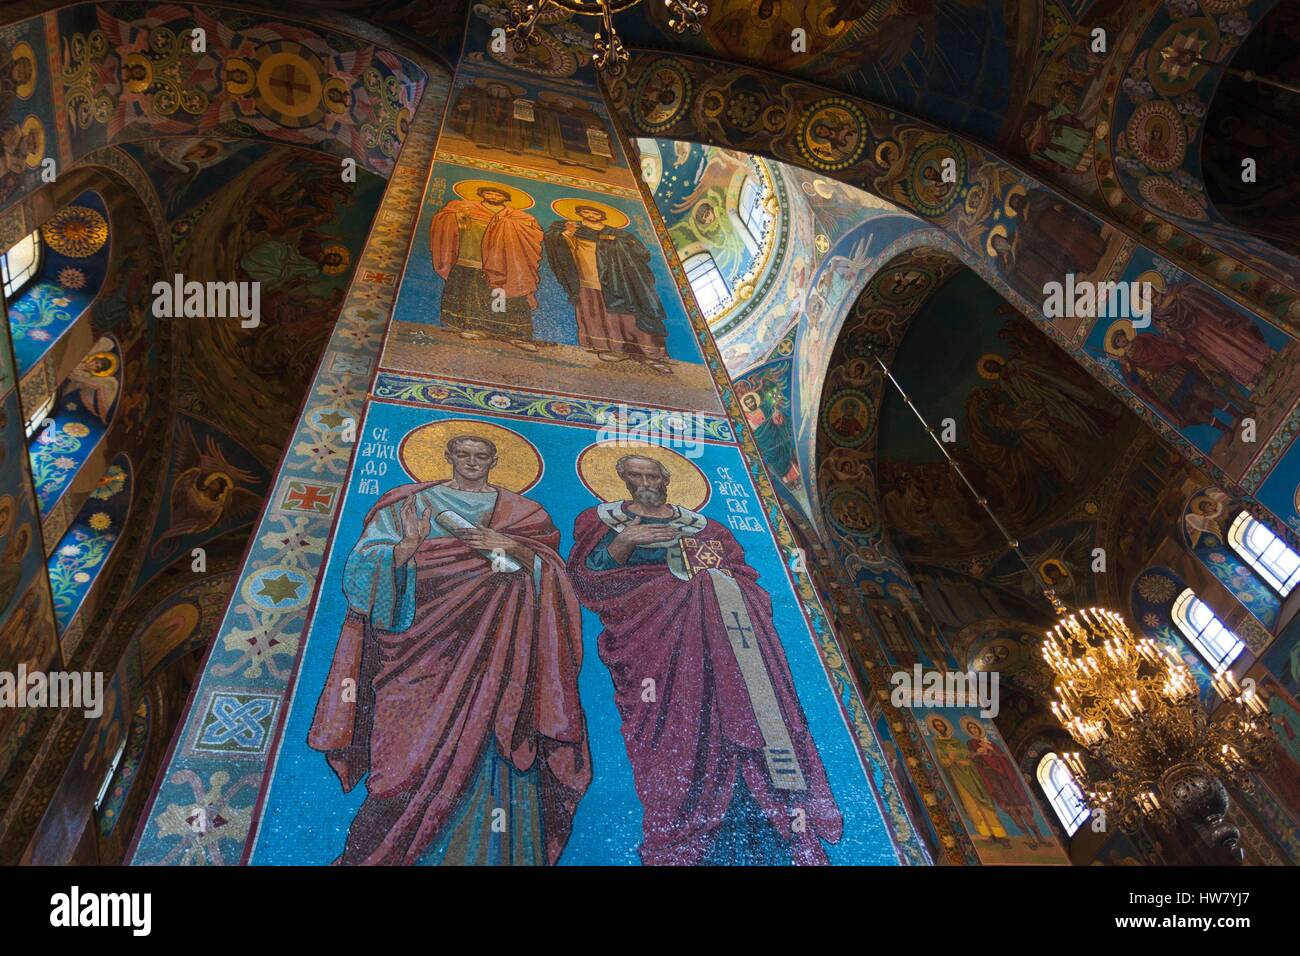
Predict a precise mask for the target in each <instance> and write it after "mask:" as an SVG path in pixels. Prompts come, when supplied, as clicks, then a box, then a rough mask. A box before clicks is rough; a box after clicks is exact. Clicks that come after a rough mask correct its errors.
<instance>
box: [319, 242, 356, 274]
mask: <svg viewBox="0 0 1300 956" xmlns="http://www.w3.org/2000/svg"><path fill="white" fill-rule="evenodd" d="M331 252H332V253H335V254H336V255H338V257H339V261H338V262H334V263H326V262H324V260H323V257H324V256H327V255H329V254H330V253H331ZM321 254H322V261H321V267H320V271H321V272H323V273H325V274H326V275H327V276H337V275H342V274H343V273H345V272H347V271H348V266H350V265H351V264H352V253H350V252H348V247H347V246H340V245H339V244H338V243H331V244H330V245H328V246H326V247H325V248H324V249H322V250H321Z"/></svg>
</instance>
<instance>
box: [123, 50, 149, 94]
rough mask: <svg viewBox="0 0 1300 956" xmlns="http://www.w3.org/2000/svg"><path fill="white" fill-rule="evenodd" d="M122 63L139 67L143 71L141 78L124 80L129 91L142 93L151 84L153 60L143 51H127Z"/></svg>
mask: <svg viewBox="0 0 1300 956" xmlns="http://www.w3.org/2000/svg"><path fill="white" fill-rule="evenodd" d="M124 65H125V66H126V67H139V68H140V69H141V70H143V71H144V79H143V80H135V79H128V80H127V81H126V88H127V89H128V90H129V91H130V92H132V93H143V92H144V91H145V90H147V89H149V87H150V86H151V85H152V84H153V61H152V60H150V59H149V58H148V57H147V56H145V55H144V54H143V53H128V54H127V55H126V62H125V64H124ZM124 72H125V71H124Z"/></svg>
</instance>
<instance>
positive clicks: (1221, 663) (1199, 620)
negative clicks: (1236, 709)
mask: <svg viewBox="0 0 1300 956" xmlns="http://www.w3.org/2000/svg"><path fill="white" fill-rule="evenodd" d="M1171 613H1172V616H1173V619H1174V623H1175V624H1177V625H1178V629H1179V630H1180V631H1182V632H1183V636H1184V637H1186V638H1187V639H1188V640H1189V641H1191V643H1192V646H1193V647H1195V648H1196V650H1197V651H1199V652H1200V654H1201V656H1202V657H1204V658H1205V660H1206V662H1207V663H1208V664H1209V665H1210V668H1211V669H1212V670H1213V671H1214V673H1215V674H1218V673H1219V672H1220V671H1222V670H1224V669H1225V668H1226V667H1227V666H1228V665H1229V664H1231V663H1232V662H1233V661H1235V660H1236V659H1237V655H1239V654H1240V653H1241V652H1242V651H1243V650H1244V649H1245V647H1246V645H1245V644H1244V643H1243V642H1242V640H1241V638H1239V637H1238V636H1237V635H1236V634H1233V633H1232V631H1230V630H1228V629H1227V628H1226V627H1224V626H1223V622H1222V621H1220V620H1219V619H1218V618H1217V617H1216V616H1215V614H1214V612H1213V611H1211V610H1210V608H1209V605H1207V604H1206V603H1205V602H1204V601H1202V600H1201V599H1200V598H1198V597H1197V596H1196V595H1195V593H1193V591H1192V589H1191V588H1185V589H1184V590H1183V593H1182V594H1180V595H1178V597H1177V598H1176V599H1175V600H1174V606H1173V609H1172V611H1171Z"/></svg>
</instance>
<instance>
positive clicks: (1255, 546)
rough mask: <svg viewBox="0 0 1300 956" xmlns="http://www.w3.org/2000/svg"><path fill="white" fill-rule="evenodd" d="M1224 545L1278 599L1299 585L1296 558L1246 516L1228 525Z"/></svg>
mask: <svg viewBox="0 0 1300 956" xmlns="http://www.w3.org/2000/svg"><path fill="white" fill-rule="evenodd" d="M1228 544H1229V545H1231V547H1232V550H1234V551H1236V552H1237V553H1238V554H1239V555H1241V556H1242V557H1243V558H1245V560H1246V563H1247V564H1249V565H1250V566H1251V567H1252V568H1254V569H1255V570H1256V571H1257V572H1259V576H1260V577H1262V578H1263V579H1264V580H1265V581H1267V582H1268V583H1269V585H1270V586H1271V587H1272V588H1273V589H1274V590H1275V591H1277V592H1278V594H1280V595H1282V597H1286V596H1287V595H1288V594H1290V593H1291V589H1292V588H1294V587H1295V586H1296V582H1297V581H1300V554H1296V553H1295V552H1294V551H1292V550H1291V549H1290V548H1288V547H1287V546H1286V542H1284V541H1283V540H1282V539H1281V538H1279V537H1278V536H1277V535H1275V534H1274V533H1273V532H1272V531H1270V530H1269V529H1268V528H1267V527H1266V526H1265V525H1264V524H1263V523H1262V522H1259V521H1256V520H1255V519H1254V518H1252V517H1251V516H1250V515H1249V514H1248V513H1247V512H1245V511H1243V512H1242V513H1241V514H1239V515H1237V517H1236V519H1235V520H1234V521H1233V522H1232V526H1231V527H1230V528H1229V529H1228Z"/></svg>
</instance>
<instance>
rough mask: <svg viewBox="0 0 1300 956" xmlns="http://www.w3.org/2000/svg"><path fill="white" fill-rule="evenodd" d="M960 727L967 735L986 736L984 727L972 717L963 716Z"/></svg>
mask: <svg viewBox="0 0 1300 956" xmlns="http://www.w3.org/2000/svg"><path fill="white" fill-rule="evenodd" d="M961 729H962V730H964V731H966V735H967V736H968V737H987V736H988V734H986V733H984V727H983V725H982V724H980V722H979V721H978V720H976V719H975V718H974V717H963V718H962V719H961Z"/></svg>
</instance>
